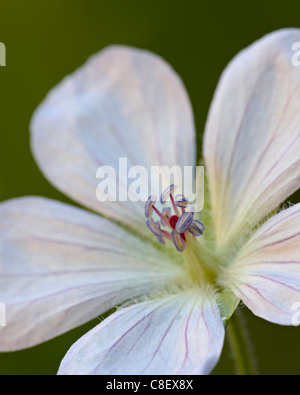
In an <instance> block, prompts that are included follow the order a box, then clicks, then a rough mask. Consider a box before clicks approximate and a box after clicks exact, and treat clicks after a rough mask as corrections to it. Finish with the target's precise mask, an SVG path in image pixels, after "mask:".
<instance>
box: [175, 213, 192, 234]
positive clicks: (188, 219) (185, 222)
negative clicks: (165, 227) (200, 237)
mask: <svg viewBox="0 0 300 395" xmlns="http://www.w3.org/2000/svg"><path fill="white" fill-rule="evenodd" d="M193 220H194V214H192V213H187V212H186V213H183V214H182V215H181V217H180V218H179V219H178V221H177V223H176V227H175V230H176V231H177V232H178V233H184V232H185V231H187V230H188V229H189V227H190V226H191V225H192V223H193Z"/></svg>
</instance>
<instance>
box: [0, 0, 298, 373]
mask: <svg viewBox="0 0 300 395" xmlns="http://www.w3.org/2000/svg"><path fill="white" fill-rule="evenodd" d="M299 15H300V2H299V0H295V1H292V0H287V1H285V2H282V1H277V0H272V1H267V0H264V2H262V1H257V0H252V1H247V2H245V1H243V2H242V1H240V0H239V1H221V0H218V1H210V2H204V1H200V0H197V1H196V0H185V1H182V0H181V1H179V0H178V1H177V0H151V1H148V0H123V1H122V0H111V1H102V0H98V1H96V0H95V1H88V0H87V1H84V0H80V1H79V0H43V1H40V0H27V1H23V0H18V1H16V0H9V1H8V0H1V4H0V42H3V43H4V44H5V45H6V49H7V63H6V64H7V66H6V67H0V92H1V94H0V128H1V133H0V147H1V155H0V201H3V200H6V199H10V198H13V197H16V196H24V195H42V196H46V197H49V198H53V199H58V200H61V201H65V202H69V201H68V199H67V198H66V197H64V196H63V195H61V194H60V193H59V192H58V191H56V190H55V189H54V188H53V187H52V186H51V185H50V184H49V183H48V182H47V181H46V180H45V178H44V177H43V175H42V174H41V172H40V171H39V169H38V167H37V165H36V164H35V162H34V159H33V157H32V155H31V152H30V147H29V121H30V118H31V115H32V113H33V111H34V110H35V108H36V107H37V105H38V104H39V103H40V102H41V100H42V99H43V98H44V96H45V95H46V93H47V92H48V91H49V90H50V88H52V87H53V86H54V85H56V84H57V83H58V82H59V81H60V80H61V79H62V78H63V77H64V76H65V75H67V74H69V73H70V72H72V71H73V70H74V69H75V68H77V67H78V66H80V65H81V64H82V63H84V61H85V60H86V58H87V57H89V56H90V55H91V54H93V53H95V52H97V51H99V50H100V49H102V48H103V47H105V46H107V45H110V44H115V43H117V44H125V45H131V46H136V47H140V48H146V49H148V50H151V51H153V52H155V53H158V54H160V55H161V56H162V57H163V58H165V59H166V60H167V61H168V62H169V63H171V65H172V66H173V67H174V68H175V69H176V70H177V72H178V73H179V74H180V76H181V77H182V79H183V81H184V83H185V85H186V88H187V90H188V92H189V95H190V97H191V101H192V103H193V107H194V112H195V118H196V126H197V130H198V141H199V152H200V150H201V137H202V131H203V128H204V123H205V119H206V115H207V112H208V108H209V105H210V101H211V98H212V95H213V92H214V89H215V87H216V84H217V81H218V78H219V76H220V73H221V72H222V70H223V69H224V67H225V66H226V64H227V63H228V62H229V61H230V59H231V58H232V57H233V56H234V55H235V54H236V53H237V52H239V51H240V50H241V49H243V48H244V47H246V46H247V45H249V44H251V43H252V42H253V41H254V40H256V39H258V38H260V37H261V36H263V35H264V34H266V33H268V32H271V31H273V30H276V29H279V28H283V27H300V19H299ZM292 201H293V202H294V203H296V202H298V201H299V194H298V196H297V194H295V195H294V196H293V197H292ZM243 310H244V312H245V316H246V317H245V318H246V324H247V328H248V331H249V335H250V338H251V341H252V343H253V349H254V353H255V356H256V359H257V361H258V368H259V372H260V373H261V374H271V375H273V374H274V375H275V374H276V375H279V374H293V375H294V374H300V366H299V355H300V338H299V328H283V327H279V326H276V325H272V324H270V323H267V322H265V321H263V320H261V319H259V318H256V317H254V316H253V315H252V314H251V313H250V312H249V311H248V310H247V309H246V308H244V309H243ZM98 322H99V321H98V320H97V319H96V320H94V321H93V322H90V323H89V324H87V325H85V326H82V327H80V328H78V329H75V330H73V331H71V332H69V333H67V334H65V335H63V336H60V337H58V338H56V339H54V340H52V341H49V342H47V343H45V344H43V345H40V346H38V347H34V348H32V349H30V350H25V351H20V352H15V353H7V354H0V374H2V375H3V374H56V372H57V369H58V366H59V363H60V361H61V359H62V357H63V356H64V354H65V353H66V351H67V350H68V349H69V347H70V346H71V345H72V343H73V342H74V341H76V340H77V339H78V338H79V337H80V336H81V335H83V334H84V333H85V332H86V331H87V330H88V329H90V328H92V327H93V326H94V325H95V324H97V323H98ZM0 335H1V332H0ZM214 373H215V374H231V373H234V369H233V363H232V359H231V354H230V349H229V347H228V345H226V347H225V349H224V352H223V355H222V359H221V361H220V363H219V364H218V366H217V368H216V369H215V371H214Z"/></svg>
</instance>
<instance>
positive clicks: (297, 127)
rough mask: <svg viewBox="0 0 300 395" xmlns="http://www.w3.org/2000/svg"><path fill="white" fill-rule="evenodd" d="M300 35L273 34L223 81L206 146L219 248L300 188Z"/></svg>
mask: <svg viewBox="0 0 300 395" xmlns="http://www.w3.org/2000/svg"><path fill="white" fill-rule="evenodd" d="M295 42H300V30H296V29H294V30H292V29H291V30H281V31H278V32H275V33H272V34H270V35H268V36H266V37H265V38H263V39H261V40H260V41H258V42H256V43H254V44H253V45H252V46H250V47H249V48H248V49H246V50H244V51H243V52H241V53H240V54H239V55H238V56H237V57H236V58H235V59H234V60H233V61H232V62H231V63H230V64H229V66H228V67H227V68H226V70H225V72H224V74H223V75H222V78H221V81H220V83H219V86H218V89H217V91H216V94H215V97H214V100H213V103H212V107H211V110H210V114H209V118H208V122H207V127H206V132H205V142H204V155H205V162H206V169H207V173H208V178H209V184H210V190H211V197H212V209H213V216H214V221H215V230H216V238H217V241H218V243H219V244H221V243H224V242H226V241H227V240H228V239H230V238H233V237H236V236H238V235H239V234H240V233H241V232H242V231H244V230H245V228H246V227H249V226H253V225H255V224H256V223H257V222H258V221H259V220H260V219H262V218H263V217H264V216H266V215H267V214H268V213H269V212H271V211H272V210H273V209H274V208H276V207H277V206H278V205H279V204H280V203H281V202H283V201H284V200H285V199H286V198H287V197H289V196H290V195H291V194H292V193H293V192H294V191H296V190H297V189H298V188H299V187H300V155H299V153H300V112H299V108H300V69H299V67H294V66H293V63H292V60H293V56H295V55H296V53H295V52H293V51H292V46H293V44H294V43H295Z"/></svg>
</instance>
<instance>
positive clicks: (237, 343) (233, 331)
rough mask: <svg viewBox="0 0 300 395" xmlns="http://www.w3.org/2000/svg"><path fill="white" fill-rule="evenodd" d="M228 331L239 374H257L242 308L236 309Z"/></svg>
mask: <svg viewBox="0 0 300 395" xmlns="http://www.w3.org/2000/svg"><path fill="white" fill-rule="evenodd" d="M227 332H228V335H229V336H228V337H229V342H230V345H231V348H232V352H233V355H234V360H235V366H236V371H237V374H238V375H239V376H255V375H256V374H257V370H256V365H255V363H254V360H253V354H252V353H251V349H250V345H249V341H248V339H247V335H245V327H244V325H243V322H242V317H241V310H236V312H235V314H234V315H233V316H232V317H231V318H230V321H229V325H228V328H227Z"/></svg>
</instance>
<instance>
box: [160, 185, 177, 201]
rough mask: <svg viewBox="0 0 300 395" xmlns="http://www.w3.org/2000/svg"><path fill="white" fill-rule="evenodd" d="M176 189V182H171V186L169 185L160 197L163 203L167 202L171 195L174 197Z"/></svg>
mask: <svg viewBox="0 0 300 395" xmlns="http://www.w3.org/2000/svg"><path fill="white" fill-rule="evenodd" d="M174 189H175V185H174V184H171V185H170V186H169V187H167V188H166V189H165V190H164V191H163V193H162V194H161V197H160V202H161V204H165V203H166V201H167V199H168V198H169V197H170V196H171V197H172V194H173V193H174Z"/></svg>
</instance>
